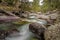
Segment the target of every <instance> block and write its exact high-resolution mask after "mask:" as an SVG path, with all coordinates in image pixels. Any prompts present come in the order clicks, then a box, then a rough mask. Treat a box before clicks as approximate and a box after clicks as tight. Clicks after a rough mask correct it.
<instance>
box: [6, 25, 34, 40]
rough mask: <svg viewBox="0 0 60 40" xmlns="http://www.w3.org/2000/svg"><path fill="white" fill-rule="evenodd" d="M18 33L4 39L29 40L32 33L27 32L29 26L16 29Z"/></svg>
mask: <svg viewBox="0 0 60 40" xmlns="http://www.w3.org/2000/svg"><path fill="white" fill-rule="evenodd" d="M18 30H19V31H20V32H19V33H15V35H10V36H9V37H7V38H6V40H30V38H31V37H32V36H33V35H32V33H31V32H30V31H29V24H25V25H22V26H21V27H20V28H18Z"/></svg>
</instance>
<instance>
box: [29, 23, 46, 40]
mask: <svg viewBox="0 0 60 40" xmlns="http://www.w3.org/2000/svg"><path fill="white" fill-rule="evenodd" d="M29 29H30V31H31V32H33V33H34V34H35V36H36V37H37V38H38V39H39V40H45V38H44V32H45V27H44V26H43V25H41V24H39V23H31V24H30V25H29Z"/></svg>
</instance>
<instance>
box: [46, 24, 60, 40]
mask: <svg viewBox="0 0 60 40" xmlns="http://www.w3.org/2000/svg"><path fill="white" fill-rule="evenodd" d="M45 40H60V24H55V25H52V26H50V27H48V29H47V30H46V31H45Z"/></svg>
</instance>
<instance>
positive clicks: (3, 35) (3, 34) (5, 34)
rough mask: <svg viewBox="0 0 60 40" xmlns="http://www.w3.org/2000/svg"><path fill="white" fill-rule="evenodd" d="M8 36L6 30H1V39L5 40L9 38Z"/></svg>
mask: <svg viewBox="0 0 60 40" xmlns="http://www.w3.org/2000/svg"><path fill="white" fill-rule="evenodd" d="M7 34H8V33H7V32H6V31H5V30H0V39H1V40H4V39H5V38H6V37H7V36H8V35H7Z"/></svg>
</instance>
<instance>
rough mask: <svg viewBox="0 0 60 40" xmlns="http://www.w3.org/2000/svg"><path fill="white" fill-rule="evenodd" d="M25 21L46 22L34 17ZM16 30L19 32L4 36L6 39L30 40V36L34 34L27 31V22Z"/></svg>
mask: <svg viewBox="0 0 60 40" xmlns="http://www.w3.org/2000/svg"><path fill="white" fill-rule="evenodd" d="M27 21H28V22H37V23H40V24H47V22H46V21H45V20H41V19H35V18H34V17H31V18H30V19H29V20H27ZM18 30H19V31H20V32H19V33H14V34H11V35H10V36H9V37H7V38H6V40H31V38H32V37H33V36H34V35H33V33H31V32H30V31H29V23H28V24H24V25H22V26H20V27H19V28H18Z"/></svg>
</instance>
